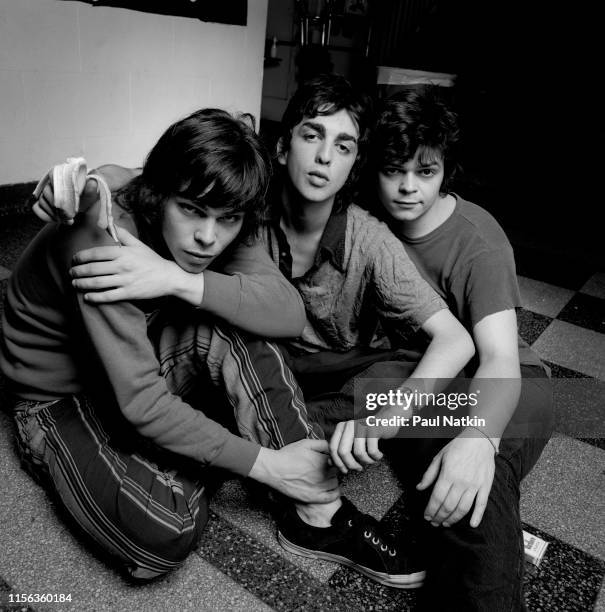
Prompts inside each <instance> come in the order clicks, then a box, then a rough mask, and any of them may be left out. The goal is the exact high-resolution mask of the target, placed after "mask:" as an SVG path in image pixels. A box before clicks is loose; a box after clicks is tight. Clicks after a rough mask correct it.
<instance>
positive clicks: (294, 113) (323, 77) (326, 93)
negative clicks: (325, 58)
mask: <svg viewBox="0 0 605 612" xmlns="http://www.w3.org/2000/svg"><path fill="white" fill-rule="evenodd" d="M341 110H345V111H347V112H348V113H349V115H350V116H351V119H352V120H353V122H354V123H355V124H356V126H357V129H358V131H359V138H358V140H357V158H356V160H355V163H354V164H353V167H352V169H351V172H350V174H349V176H348V178H347V181H346V182H345V184H344V185H343V187H342V189H341V190H340V191H339V192H338V193H337V194H336V198H335V210H337V211H342V210H344V209H345V208H346V207H347V206H349V204H351V202H353V200H354V197H355V194H356V190H357V183H358V181H359V178H360V176H361V173H362V169H363V167H364V165H365V162H366V155H367V147H368V141H369V131H370V123H371V116H372V103H371V100H370V98H369V96H367V95H365V94H364V93H362V92H360V91H357V90H356V89H354V88H353V87H352V85H351V84H350V83H349V81H347V80H346V79H345V78H344V77H342V76H340V75H338V74H320V75H317V76H315V77H313V78H312V79H309V80H308V81H305V82H304V83H303V84H302V85H301V86H300V87H299V88H298V89H297V90H296V92H295V93H294V95H293V96H292V98H291V99H290V102H289V103H288V106H287V107H286V110H285V112H284V114H283V117H282V120H281V124H280V134H279V144H278V146H279V148H280V150H281V151H283V152H286V151H287V150H288V148H289V147H290V141H291V138H292V130H293V128H294V127H295V126H296V125H298V124H299V123H300V122H301V121H302V120H303V118H304V117H309V118H313V117H318V116H326V115H333V114H335V113H337V112H338V111H341Z"/></svg>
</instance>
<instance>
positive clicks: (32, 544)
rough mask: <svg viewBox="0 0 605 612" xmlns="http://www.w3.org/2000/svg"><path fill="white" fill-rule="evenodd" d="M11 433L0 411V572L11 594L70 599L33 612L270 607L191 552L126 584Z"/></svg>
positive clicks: (4, 415) (6, 420) (266, 608)
mask: <svg viewBox="0 0 605 612" xmlns="http://www.w3.org/2000/svg"><path fill="white" fill-rule="evenodd" d="M11 435H12V425H11V424H10V422H9V417H8V416H7V415H6V414H4V413H2V412H0V465H2V470H3V478H2V479H1V480H0V540H1V541H2V555H0V576H2V578H4V579H5V580H6V581H7V582H8V583H9V584H10V585H11V587H12V588H13V590H14V592H18V593H70V594H71V596H72V602H71V604H66V605H65V606H61V605H60V604H53V605H51V606H49V607H47V608H44V607H43V606H36V609H40V610H42V609H49V610H50V609H52V610H53V611H55V610H56V611H59V610H75V609H78V610H92V609H94V610H98V611H99V612H101V611H107V612H109V611H113V610H166V609H167V607H168V608H170V609H175V610H190V611H192V612H193V611H197V610H204V611H208V612H210V611H214V610H254V611H259V612H260V611H265V610H269V608H268V607H267V606H266V605H265V604H263V603H262V602H261V601H259V600H258V599H257V598H256V597H255V596H254V595H252V594H251V593H249V592H247V591H246V590H245V589H244V588H243V587H241V586H240V585H238V584H236V583H235V582H234V581H233V580H231V579H230V578H228V577H227V576H225V575H224V574H223V573H221V572H220V571H218V570H217V569H216V568H214V567H213V566H212V565H210V564H209V563H207V562H206V561H204V560H203V559H202V558H200V557H199V556H198V555H196V554H195V553H192V554H191V555H190V556H189V558H188V559H187V561H186V563H185V564H184V566H183V567H182V568H180V569H179V570H177V571H176V572H173V573H172V574H170V576H168V577H167V578H166V579H164V580H162V581H159V582H155V583H152V584H147V585H137V586H133V585H129V584H127V583H126V582H125V581H124V580H123V579H122V578H121V577H120V576H119V575H118V573H117V572H116V571H114V570H113V569H111V567H110V566H109V565H108V564H106V563H105V562H102V561H100V560H98V559H97V558H96V557H95V556H93V555H92V554H91V552H90V551H89V550H88V549H87V548H86V547H85V546H83V545H82V544H81V542H80V541H79V540H78V539H77V538H76V537H75V536H74V535H73V534H72V532H71V531H70V530H69V529H67V527H66V526H65V524H64V523H63V522H62V521H61V520H60V519H59V517H58V516H57V513H56V511H55V508H54V506H53V504H52V503H51V502H50V501H49V499H48V497H47V495H46V493H45V492H44V491H43V489H42V488H41V487H40V486H38V485H37V484H36V483H35V482H34V481H33V480H32V479H31V478H30V477H29V476H28V475H27V474H25V472H23V471H22V470H21V469H20V467H19V461H18V459H17V456H16V454H15V452H14V449H13V443H12V440H11ZM167 602H169V604H168V603H167Z"/></svg>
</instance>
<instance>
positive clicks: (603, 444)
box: [578, 438, 605, 450]
mask: <svg viewBox="0 0 605 612" xmlns="http://www.w3.org/2000/svg"><path fill="white" fill-rule="evenodd" d="M578 440H580V442H586V444H590V445H592V446H596V447H597V448H602V449H603V450H605V438H578Z"/></svg>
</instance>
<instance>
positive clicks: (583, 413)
mask: <svg viewBox="0 0 605 612" xmlns="http://www.w3.org/2000/svg"><path fill="white" fill-rule="evenodd" d="M36 228H37V223H36V221H34V220H32V219H30V218H23V217H19V218H18V219H13V220H11V219H10V218H8V220H7V219H6V218H5V219H0V289H1V292H2V294H4V291H5V286H6V279H7V278H8V276H9V274H10V270H11V269H12V267H13V265H14V263H15V261H16V259H17V257H18V254H19V253H20V251H21V250H22V248H23V246H24V245H25V244H26V243H27V240H28V239H29V237H30V236H31V235H32V234H33V233H34V232H35V231H36ZM520 259H521V261H520V262H518V263H519V271H520V273H521V275H520V276H519V283H520V287H521V293H522V296H523V301H524V308H523V309H521V310H520V312H519V330H520V333H521V335H522V336H523V337H524V338H525V339H526V340H527V341H528V342H529V343H530V344H532V346H533V347H534V349H535V350H536V351H537V352H538V353H539V354H540V355H541V356H542V358H543V359H544V360H546V361H547V362H548V363H549V365H550V366H551V368H552V371H553V376H554V377H556V378H557V380H556V381H555V383H556V384H555V400H556V410H557V423H558V427H557V429H558V432H559V433H558V435H557V436H555V437H554V438H553V439H552V440H551V441H550V442H549V444H548V446H547V447H546V449H545V451H544V454H543V456H542V457H541V459H540V461H539V463H538V465H537V466H536V468H535V469H534V471H533V472H532V473H531V474H530V475H529V476H528V478H527V479H526V480H525V482H524V483H523V487H522V503H521V510H522V517H523V520H524V521H525V528H526V529H527V530H528V531H530V532H532V533H534V534H537V535H540V536H541V537H543V538H544V539H546V540H547V541H548V542H549V548H548V549H547V553H546V557H545V559H544V561H543V563H542V565H541V566H540V568H539V570H538V571H537V573H535V574H534V575H532V576H528V578H527V580H526V586H525V592H526V599H527V603H528V607H529V609H530V610H552V611H555V610H556V611H561V610H593V609H595V610H600V611H603V612H605V591H604V590H602V582H603V576H604V574H605V515H604V512H603V508H605V486H604V485H605V478H604V467H605V465H604V463H605V450H604V441H605V440H604V437H605V436H604V434H603V428H604V427H605V418H603V411H604V410H605V399H604V397H603V388H602V385H601V384H600V381H603V384H605V274H603V273H595V271H594V270H571V271H569V273H567V272H566V273H565V274H564V275H563V276H560V279H561V280H560V281H559V280H558V279H557V277H556V275H555V274H554V273H553V269H552V266H548V265H542V267H540V266H538V267H536V260H535V258H532V257H531V254H527V253H523V254H522V257H521V258H520ZM543 263H544V262H543ZM546 263H548V262H546ZM536 279H542V280H536ZM545 281H548V282H545ZM562 379H565V380H562ZM572 379H574V380H573V382H574V383H577V387H574V389H576V388H577V389H578V392H577V393H576V392H575V391H574V392H573V393H570V392H569V389H568V387H567V386H565V385H566V384H567V383H568V382H569V381H570V380H572ZM0 384H1V383H0ZM557 385H560V387H559V388H560V391H557ZM11 436H12V432H11V425H10V421H9V418H8V417H7V415H5V414H3V413H1V412H0V465H2V471H3V473H4V478H3V479H2V482H1V484H0V542H1V543H2V545H1V552H2V554H0V610H5V609H9V607H8V604H7V602H8V595H9V593H33V594H35V593H71V595H72V603H71V604H64V605H63V606H61V605H58V604H53V605H52V606H49V609H52V610H58V609H66V610H76V609H77V610H93V609H94V610H132V609H136V610H173V609H179V610H270V609H275V610H369V609H373V610H406V609H413V608H414V598H415V594H414V593H408V592H399V591H396V590H392V589H388V588H386V587H381V586H377V585H376V584H374V583H372V582H370V581H368V580H366V579H365V578H363V577H361V576H359V575H357V574H355V573H353V572H351V571H349V570H346V569H342V568H339V567H338V566H336V565H334V564H330V563H325V562H310V561H308V560H305V559H301V558H299V557H294V556H292V555H289V554H288V553H285V552H284V551H283V550H282V549H281V548H280V547H279V545H278V544H277V541H276V539H275V534H274V528H273V524H272V521H271V519H270V517H269V515H268V514H267V513H266V511H265V510H264V509H263V508H262V507H261V506H259V505H258V504H257V503H255V501H254V500H253V499H251V498H250V497H249V495H248V493H247V492H246V491H245V490H244V488H243V487H242V486H241V485H240V484H239V483H238V482H237V481H231V482H228V483H227V484H226V485H224V486H223V488H222V489H221V490H220V491H219V493H218V494H217V496H216V498H215V499H214V501H213V503H212V511H213V514H212V519H211V521H210V524H209V526H208V528H207V529H206V531H205V535H204V537H203V540H202V542H201V544H200V547H199V549H198V550H197V551H196V553H195V554H193V555H191V557H190V559H189V560H188V561H187V563H186V564H185V566H184V567H183V568H182V569H181V570H179V571H178V572H176V573H174V574H173V575H172V576H170V577H168V578H167V579H165V580H164V581H161V582H158V583H156V584H153V585H146V586H142V587H141V586H137V587H134V586H131V585H128V584H125V583H124V582H123V581H122V580H121V579H120V578H119V577H118V576H117V575H116V574H115V573H114V572H113V571H112V570H111V569H110V568H109V567H108V566H107V565H106V564H104V563H103V562H102V561H101V560H98V559H96V558H95V557H94V556H93V555H92V554H91V553H90V551H88V550H87V549H85V548H84V547H83V546H82V545H81V544H80V543H79V542H78V540H77V539H76V538H75V537H74V536H73V535H72V533H71V532H70V531H69V530H68V529H67V528H66V527H65V526H64V524H63V523H62V522H61V521H60V520H59V519H58V518H57V515H56V509H55V508H54V507H53V506H52V504H51V503H49V501H48V499H47V498H46V496H45V494H44V493H43V491H41V489H40V488H39V487H38V486H37V485H35V484H34V483H33V482H31V481H30V479H29V478H28V477H27V476H26V475H25V474H24V473H23V472H22V471H21V470H20V468H19V465H18V462H17V460H16V458H15V454H14V449H13V447H12V441H11ZM344 489H345V494H346V495H347V496H349V497H350V498H351V499H352V500H353V501H355V503H356V504H357V505H358V506H359V507H360V508H361V509H362V510H364V511H366V512H370V513H372V514H374V515H375V516H377V517H379V518H382V520H383V521H387V522H394V521H396V518H397V516H398V515H399V514H400V510H401V507H402V505H403V499H402V497H401V491H400V489H399V487H398V485H397V483H396V481H395V478H394V476H393V475H392V473H391V472H390V470H389V469H388V467H387V466H385V465H379V466H375V467H374V468H372V469H370V470H368V471H366V472H365V473H363V474H360V475H354V476H352V477H350V478H347V479H346V480H345V482H344ZM32 606H33V609H43V608H44V606H41V607H37V606H36V605H35V604H32ZM15 609H19V608H18V607H16V608H15Z"/></svg>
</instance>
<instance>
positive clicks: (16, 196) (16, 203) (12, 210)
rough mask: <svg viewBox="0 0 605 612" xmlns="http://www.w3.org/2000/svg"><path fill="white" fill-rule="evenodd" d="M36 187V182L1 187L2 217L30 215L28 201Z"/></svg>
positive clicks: (0, 204)
mask: <svg viewBox="0 0 605 612" xmlns="http://www.w3.org/2000/svg"><path fill="white" fill-rule="evenodd" d="M35 187H36V183H35V182H30V183H17V184H14V185H0V217H4V216H5V215H14V214H16V213H26V212H27V213H29V211H30V204H29V202H28V199H29V196H30V195H31V194H32V192H33V190H34V189H35Z"/></svg>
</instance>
